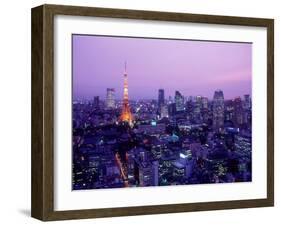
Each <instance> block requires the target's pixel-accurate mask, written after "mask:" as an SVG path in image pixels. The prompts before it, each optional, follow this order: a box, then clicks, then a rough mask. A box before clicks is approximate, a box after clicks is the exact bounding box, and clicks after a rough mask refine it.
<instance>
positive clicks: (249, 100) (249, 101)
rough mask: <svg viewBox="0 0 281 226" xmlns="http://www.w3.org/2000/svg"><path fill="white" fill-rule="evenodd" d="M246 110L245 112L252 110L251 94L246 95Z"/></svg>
mask: <svg viewBox="0 0 281 226" xmlns="http://www.w3.org/2000/svg"><path fill="white" fill-rule="evenodd" d="M244 108H245V110H250V109H251V97H250V95H249V94H246V95H244Z"/></svg>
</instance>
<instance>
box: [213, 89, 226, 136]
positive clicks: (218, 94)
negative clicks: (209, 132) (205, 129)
mask: <svg viewBox="0 0 281 226" xmlns="http://www.w3.org/2000/svg"><path fill="white" fill-rule="evenodd" d="M223 126H224V96H223V91H221V90H216V91H215V93H214V99H213V127H214V129H215V130H218V129H220V128H222V127H223Z"/></svg>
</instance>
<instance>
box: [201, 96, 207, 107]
mask: <svg viewBox="0 0 281 226" xmlns="http://www.w3.org/2000/svg"><path fill="white" fill-rule="evenodd" d="M202 108H203V109H208V97H202Z"/></svg>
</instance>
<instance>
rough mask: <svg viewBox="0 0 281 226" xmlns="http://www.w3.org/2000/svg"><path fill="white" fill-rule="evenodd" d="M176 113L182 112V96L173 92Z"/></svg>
mask: <svg viewBox="0 0 281 226" xmlns="http://www.w3.org/2000/svg"><path fill="white" fill-rule="evenodd" d="M175 103H176V111H184V96H183V95H181V93H180V92H179V91H176V92H175Z"/></svg>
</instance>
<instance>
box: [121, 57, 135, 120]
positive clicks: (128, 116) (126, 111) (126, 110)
mask: <svg viewBox="0 0 281 226" xmlns="http://www.w3.org/2000/svg"><path fill="white" fill-rule="evenodd" d="M122 105H123V106H122V113H121V115H120V121H122V122H128V123H129V124H132V122H133V115H132V113H131V110H130V106H129V94H128V74H127V64H126V62H125V72H124V94H123V104H122Z"/></svg>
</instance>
